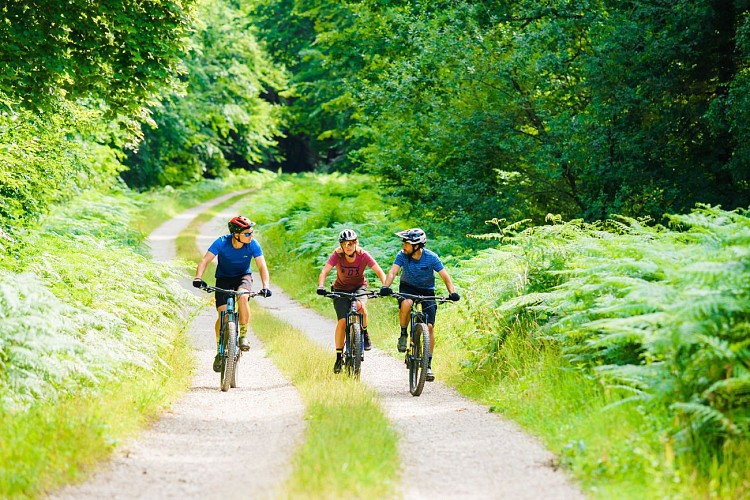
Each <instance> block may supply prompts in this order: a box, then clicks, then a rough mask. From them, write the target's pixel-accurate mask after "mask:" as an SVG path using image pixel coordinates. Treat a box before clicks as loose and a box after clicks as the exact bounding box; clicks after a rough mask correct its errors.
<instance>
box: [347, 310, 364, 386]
mask: <svg viewBox="0 0 750 500" xmlns="http://www.w3.org/2000/svg"><path fill="white" fill-rule="evenodd" d="M349 353H350V354H351V358H350V361H351V362H350V363H349V364H348V365H347V371H348V374H349V375H351V376H352V377H355V378H359V372H360V370H361V369H362V327H361V326H360V324H359V323H353V324H352V325H351V326H350V328H349Z"/></svg>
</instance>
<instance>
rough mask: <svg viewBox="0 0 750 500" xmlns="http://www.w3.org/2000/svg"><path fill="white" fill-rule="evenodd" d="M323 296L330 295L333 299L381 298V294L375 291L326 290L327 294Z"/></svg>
mask: <svg viewBox="0 0 750 500" xmlns="http://www.w3.org/2000/svg"><path fill="white" fill-rule="evenodd" d="M323 297H328V298H331V299H350V300H356V299H357V298H359V297H367V298H368V299H377V298H380V295H378V294H377V292H375V291H370V292H359V293H357V292H338V291H334V292H329V291H326V293H325V295H323Z"/></svg>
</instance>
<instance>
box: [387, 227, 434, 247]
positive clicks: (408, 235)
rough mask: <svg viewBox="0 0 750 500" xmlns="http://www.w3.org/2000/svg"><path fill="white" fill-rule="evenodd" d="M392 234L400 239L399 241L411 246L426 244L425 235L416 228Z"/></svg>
mask: <svg viewBox="0 0 750 500" xmlns="http://www.w3.org/2000/svg"><path fill="white" fill-rule="evenodd" d="M394 234H395V235H396V236H398V237H399V238H401V241H403V242H405V243H411V244H412V245H418V244H420V243H421V244H422V245H424V244H425V243H427V235H426V234H425V233H424V231H422V230H421V229H419V228H418V227H415V228H412V229H407V230H405V231H399V232H398V233H394Z"/></svg>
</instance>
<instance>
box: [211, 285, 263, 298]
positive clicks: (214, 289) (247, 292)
mask: <svg viewBox="0 0 750 500" xmlns="http://www.w3.org/2000/svg"><path fill="white" fill-rule="evenodd" d="M201 290H203V291H204V292H206V293H211V292H221V293H224V294H227V295H232V296H234V297H239V296H240V295H249V296H250V297H255V296H258V295H260V293H258V292H253V291H252V290H245V291H242V292H240V291H239V290H226V289H224V288H218V287H215V286H211V285H206V286H203V287H201Z"/></svg>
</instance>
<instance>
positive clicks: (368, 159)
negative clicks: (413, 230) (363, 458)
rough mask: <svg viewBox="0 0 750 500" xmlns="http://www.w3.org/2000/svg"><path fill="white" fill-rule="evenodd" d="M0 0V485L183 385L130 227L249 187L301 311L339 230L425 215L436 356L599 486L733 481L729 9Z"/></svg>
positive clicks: (746, 45) (689, 488) (62, 473)
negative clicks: (446, 278) (439, 266)
mask: <svg viewBox="0 0 750 500" xmlns="http://www.w3.org/2000/svg"><path fill="white" fill-rule="evenodd" d="M6 4H7V5H4V6H3V8H2V9H0V48H1V49H2V51H4V53H5V54H6V55H7V57H4V58H2V60H0V290H1V291H2V294H1V295H0V321H1V323H0V327H1V329H0V417H1V418H2V421H3V427H2V429H0V464H2V465H1V466H0V474H1V475H0V496H36V495H40V494H42V493H43V492H44V491H46V490H48V489H49V488H52V487H54V485H56V484H60V483H62V482H66V481H69V480H75V479H77V478H80V477H81V475H82V474H83V473H84V471H85V470H87V469H88V468H89V466H90V464H91V463H92V462H93V461H94V460H96V459H98V458H99V457H102V456H105V455H106V454H107V453H108V452H109V451H111V449H112V447H113V446H114V445H115V444H116V443H117V442H119V441H120V440H121V439H123V438H124V437H125V436H127V435H128V433H129V432H130V430H131V429H134V428H136V427H138V426H139V425H141V424H142V422H143V421H144V420H145V419H148V418H150V416H152V415H154V414H156V413H158V411H159V409H160V408H162V407H163V406H164V405H165V404H168V401H169V400H170V398H172V397H173V394H175V393H176V392H179V390H180V387H181V386H183V385H184V383H185V381H186V380H187V377H188V376H189V372H188V370H186V369H183V368H175V366H184V364H183V363H181V362H180V363H176V364H174V363H173V361H171V360H172V359H175V358H174V357H175V356H176V357H177V358H176V359H180V360H182V361H184V359H185V356H188V355H189V352H188V351H186V350H185V347H184V339H182V338H181V333H180V332H181V331H182V329H183V327H184V322H185V321H186V318H185V317H184V309H183V306H189V304H190V301H191V300H192V299H191V296H190V295H189V294H185V293H183V292H180V288H179V287H178V286H175V283H176V281H175V280H176V278H177V277H178V276H182V275H184V274H185V272H187V271H186V269H185V268H184V267H182V266H183V265H184V263H179V262H178V263H175V264H156V263H153V262H151V261H150V260H149V259H148V258H147V249H146V248H145V246H144V244H143V238H144V234H147V233H148V232H150V231H151V230H152V229H153V228H155V227H157V225H158V224H159V223H160V222H162V221H163V220H166V219H167V218H169V217H170V216H172V215H174V214H176V213H178V212H180V211H181V210H183V209H184V208H186V207H188V206H193V205H195V204H197V203H199V202H200V201H203V200H206V199H208V198H211V197H214V196H217V195H219V194H222V193H225V192H228V191H230V190H233V189H242V188H252V187H259V186H261V185H262V186H264V188H263V192H262V193H260V192H259V193H258V195H256V196H254V197H253V198H252V202H251V203H249V204H248V209H249V214H250V216H251V217H253V218H255V219H258V221H259V222H260V223H261V224H262V226H261V230H260V232H259V238H260V239H262V240H263V243H264V245H265V249H267V251H268V255H269V259H268V260H269V263H270V264H271V265H272V266H273V268H274V269H273V272H274V273H275V274H274V282H278V283H281V284H282V286H284V287H285V288H286V289H287V290H288V291H290V292H291V293H292V294H293V295H294V296H295V297H296V298H297V299H298V300H300V301H302V302H303V303H306V304H310V305H312V306H313V307H315V308H317V309H319V310H322V311H324V313H325V314H331V311H330V305H329V304H327V303H326V302H325V301H322V300H320V299H318V298H317V297H316V296H314V295H313V294H314V286H313V285H314V284H315V279H316V276H317V273H318V270H319V269H320V267H321V266H322V263H323V261H324V260H325V258H326V256H327V255H328V253H330V251H331V250H332V249H333V247H334V246H335V243H336V238H335V236H336V234H337V233H338V231H339V230H340V229H341V228H342V227H345V226H346V227H352V228H353V229H355V230H356V231H357V232H358V233H360V235H361V237H362V243H363V245H364V246H365V248H367V249H368V250H369V251H371V252H372V253H373V255H374V256H375V257H376V259H377V260H378V261H379V262H380V263H381V265H382V266H383V267H385V268H387V267H388V265H389V264H390V262H392V260H391V259H392V258H393V255H394V254H395V252H396V251H397V249H398V242H397V241H395V240H394V238H393V237H392V236H391V233H392V232H394V231H395V230H398V229H403V228H405V227H409V226H415V225H419V226H423V227H424V228H425V229H427V231H428V235H429V238H430V240H429V247H430V248H432V249H434V250H436V251H437V252H438V253H439V254H440V255H441V257H442V258H443V260H444V261H445V263H446V264H447V266H448V267H449V269H450V270H451V272H452V275H453V276H454V279H455V280H456V281H457V282H458V284H459V289H460V291H461V292H462V295H463V300H462V301H461V302H459V303H458V304H452V305H446V307H445V308H443V309H442V310H441V313H440V316H439V318H440V319H439V321H440V323H439V326H438V330H439V332H442V333H440V334H439V341H438V342H439V344H438V346H437V347H438V349H439V351H438V352H439V355H437V357H436V358H435V369H436V371H437V373H438V376H439V377H440V379H442V380H447V381H449V382H450V383H451V384H453V385H455V386H456V387H458V388H460V389H461V390H462V391H464V392H465V393H466V394H469V395H471V396H472V397H475V398H477V399H479V400H480V401H483V402H485V403H486V404H488V405H490V407H491V408H492V409H493V410H494V411H497V412H498V413H502V414H503V415H506V416H509V417H511V418H513V419H515V420H517V421H519V422H520V423H522V424H523V425H524V426H526V428H527V429H529V430H530V431H531V432H534V433H536V434H538V435H540V436H541V437H542V439H544V440H545V442H546V443H547V445H548V446H549V447H550V448H551V449H552V450H553V451H555V452H556V453H557V454H558V456H559V457H560V461H561V464H562V465H563V466H564V467H566V468H567V469H569V470H571V471H572V472H573V473H574V474H575V475H576V476H577V477H578V478H579V479H580V480H581V481H582V483H583V484H584V486H585V487H586V488H587V489H588V490H587V491H590V492H591V493H592V494H593V495H595V496H601V497H607V496H615V495H616V496H618V497H622V496H633V497H638V496H654V495H655V493H654V492H658V495H659V496H674V497H690V498H692V497H747V496H750V485H749V484H748V482H749V481H750V479H748V476H747V473H746V471H745V470H746V466H745V464H746V463H747V461H748V460H747V459H748V458H749V455H750V444H749V442H750V439H749V438H750V422H749V420H750V396H749V395H750V344H749V342H748V338H750V332H749V331H748V330H749V327H748V325H749V324H750V320H749V315H750V311H748V304H750V300H749V299H750V298H749V297H748V294H749V293H750V278H749V276H750V275H749V273H750V270H749V267H750V265H749V263H748V258H749V257H748V251H747V249H748V248H750V244H749V243H750V242H748V212H747V210H748V207H749V206H750V182H749V180H750V149H749V148H748V144H750V140H748V137H750V127H748V126H747V124H748V123H750V120H748V116H750V98H749V96H750V91H748V89H750V80H749V79H748V76H749V75H750V73H748V71H747V70H746V68H747V67H748V65H749V63H750V6H749V5H747V3H743V2H679V3H678V4H676V5H673V4H672V3H669V2H661V3H658V2H657V3H655V2H651V1H646V0H635V1H632V2H619V3H618V2H605V1H600V0H596V1H590V2H586V3H585V8H584V7H582V6H581V5H580V4H579V3H576V2H552V3H551V4H550V5H547V4H540V2H538V1H532V0H522V1H517V2H494V3H493V2H462V1H456V2H440V1H437V2H411V3H403V4H402V3H399V2H349V1H340V0H294V1H289V0H251V1H247V2H229V1H227V0H116V1H112V2H93V3H92V2H91V1H90V0H68V1H67V2H65V3H64V4H62V3H61V2H59V1H56V0H38V1H36V2H35V3H34V8H33V9H31V8H29V5H28V2H6ZM94 10H95V14H96V15H92V14H91V13H92V11H94ZM91 47H99V48H100V49H101V50H96V51H92V50H91ZM281 166H283V167H284V168H287V169H290V170H293V171H299V170H300V169H311V170H312V169H314V170H316V171H317V172H318V174H312V173H311V174H306V175H299V176H290V175H277V174H273V173H271V172H269V171H267V170H262V169H264V168H271V169H274V170H275V169H278V168H280V167H281ZM248 171H254V172H255V173H254V174H250V175H245V174H246V173H247V172H248ZM238 172H240V173H243V174H242V175H237V173H238ZM337 172H338V173H337ZM361 172H367V174H368V175H362V174H361ZM322 173H327V174H325V175H323V174H322ZM126 186H127V187H126ZM131 190H138V191H139V192H138V193H136V192H134V191H131ZM381 194H382V197H381ZM550 213H551V214H552V215H550ZM495 218H497V219H495ZM488 219H490V220H493V221H494V222H493V223H492V224H491V225H489V226H488V225H486V224H485V221H486V220H488ZM471 235H473V236H471ZM188 237H189V235H188ZM373 302H374V303H373V312H374V314H373V318H378V317H381V318H383V321H384V323H383V324H382V325H381V324H378V323H377V321H380V320H379V319H375V321H376V322H375V323H374V324H373V327H372V330H373V337H374V340H375V343H376V344H377V345H379V346H381V347H385V348H386V349H390V350H391V351H392V352H395V349H394V348H393V347H391V346H392V344H393V337H394V336H395V335H394V333H395V332H394V331H393V328H394V325H395V320H394V317H393V316H389V315H388V314H387V313H388V312H389V311H390V314H393V309H395V307H393V304H392V303H391V304H388V303H387V302H386V301H384V300H383V301H373ZM381 313H382V314H381ZM153 331H159V332H160V333H162V335H158V336H155V335H153V334H152V332H153ZM131 380H136V381H138V384H137V385H134V383H131V382H129V381H131ZM165 381H168V382H165ZM131 398H134V399H131ZM115 420H117V422H116V421H115ZM77 421H78V422H83V424H82V425H81V426H79V427H76V431H75V432H68V430H69V429H72V425H73V424H74V423H75V422H77ZM120 422H121V423H120ZM87 435H88V436H89V438H90V439H88V440H87V441H86V443H87V444H86V446H82V445H81V443H82V442H83V439H81V437H79V436H84V437H85V436H87Z"/></svg>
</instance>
